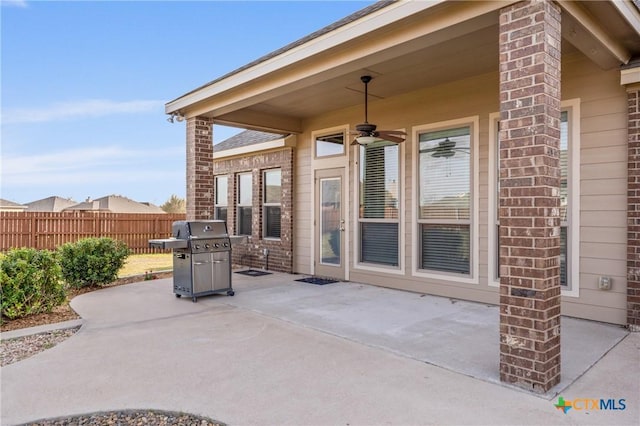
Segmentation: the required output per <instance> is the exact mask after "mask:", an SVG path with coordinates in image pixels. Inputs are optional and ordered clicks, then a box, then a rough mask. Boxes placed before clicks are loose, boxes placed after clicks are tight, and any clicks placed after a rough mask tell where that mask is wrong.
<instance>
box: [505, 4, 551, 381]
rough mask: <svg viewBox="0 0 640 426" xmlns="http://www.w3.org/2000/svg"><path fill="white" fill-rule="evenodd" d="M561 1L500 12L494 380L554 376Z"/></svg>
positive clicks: (521, 6)
mask: <svg viewBox="0 0 640 426" xmlns="http://www.w3.org/2000/svg"><path fill="white" fill-rule="evenodd" d="M560 37H561V36H560V9H559V7H558V6H557V5H556V4H554V3H552V2H550V1H539V0H532V1H523V2H520V3H517V4H514V5H512V6H510V7H508V8H504V9H502V10H501V11H500V213H499V214H500V265H501V266H500V379H501V380H502V381H504V382H507V383H510V384H513V385H516V386H519V387H522V388H525V389H527V390H531V391H534V392H540V393H544V392H547V391H548V390H549V389H551V387H553V386H554V385H556V384H557V383H559V381H560V276H559V274H560V258H559V255H560V216H559V207H560V199H559V190H560V168H559V142H560Z"/></svg>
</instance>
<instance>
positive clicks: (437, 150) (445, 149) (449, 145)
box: [420, 137, 470, 158]
mask: <svg viewBox="0 0 640 426" xmlns="http://www.w3.org/2000/svg"><path fill="white" fill-rule="evenodd" d="M469 151H470V150H469V148H456V142H455V141H452V140H451V139H449V138H448V137H447V138H445V140H443V141H440V142H438V145H436V146H434V147H433V148H426V149H421V150H420V153H421V154H422V153H424V152H430V153H431V156H432V157H434V158H450V157H453V156H454V155H456V152H464V153H467V154H469Z"/></svg>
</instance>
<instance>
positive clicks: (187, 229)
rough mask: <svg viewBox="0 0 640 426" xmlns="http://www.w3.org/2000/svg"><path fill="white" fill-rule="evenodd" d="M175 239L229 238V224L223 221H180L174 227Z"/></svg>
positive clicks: (174, 223)
mask: <svg viewBox="0 0 640 426" xmlns="http://www.w3.org/2000/svg"><path fill="white" fill-rule="evenodd" d="M172 231H173V237H174V238H178V239H190V238H228V237H229V234H227V224H226V222H225V221H223V220H192V221H187V220H178V221H176V222H173V225H172Z"/></svg>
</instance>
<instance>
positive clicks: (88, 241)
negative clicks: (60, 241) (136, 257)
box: [58, 238, 130, 288]
mask: <svg viewBox="0 0 640 426" xmlns="http://www.w3.org/2000/svg"><path fill="white" fill-rule="evenodd" d="M58 251H59V253H60V264H61V265H62V277H63V278H64V280H65V281H66V282H67V284H69V285H70V286H71V287H74V288H81V287H88V286H92V285H97V286H104V285H107V284H109V283H110V282H112V281H114V280H115V279H116V278H118V271H119V270H120V268H122V266H123V265H124V262H125V260H126V259H127V256H129V254H130V250H129V248H128V247H127V246H126V244H125V243H123V242H122V241H118V240H114V239H111V238H85V239H83V240H79V241H76V242H75V243H67V244H64V245H62V246H60V247H59V248H58Z"/></svg>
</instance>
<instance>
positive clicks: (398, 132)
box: [378, 130, 407, 136]
mask: <svg viewBox="0 0 640 426" xmlns="http://www.w3.org/2000/svg"><path fill="white" fill-rule="evenodd" d="M378 133H384V134H385V135H394V136H407V133H406V132H403V131H401V130H378Z"/></svg>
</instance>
